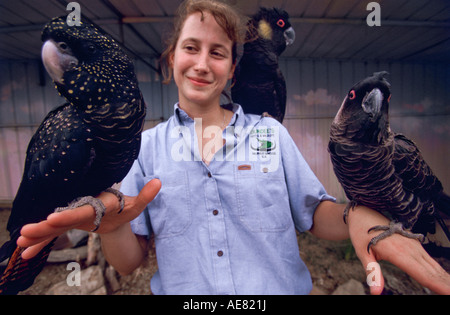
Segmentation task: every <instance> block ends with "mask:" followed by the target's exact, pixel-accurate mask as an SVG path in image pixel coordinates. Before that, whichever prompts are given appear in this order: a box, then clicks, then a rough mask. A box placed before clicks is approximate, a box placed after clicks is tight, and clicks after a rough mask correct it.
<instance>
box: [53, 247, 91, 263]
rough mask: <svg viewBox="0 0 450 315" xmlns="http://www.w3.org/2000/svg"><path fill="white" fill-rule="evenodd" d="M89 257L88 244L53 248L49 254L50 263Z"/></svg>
mask: <svg viewBox="0 0 450 315" xmlns="http://www.w3.org/2000/svg"><path fill="white" fill-rule="evenodd" d="M86 257H87V246H82V247H78V248H69V249H62V250H52V251H51V252H50V255H49V256H48V262H49V263H63V262H71V261H81V260H84V259H86Z"/></svg>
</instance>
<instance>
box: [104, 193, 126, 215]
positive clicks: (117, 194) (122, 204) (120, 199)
mask: <svg viewBox="0 0 450 315" xmlns="http://www.w3.org/2000/svg"><path fill="white" fill-rule="evenodd" d="M105 192H109V193H111V194H113V195H114V196H116V197H117V199H119V203H120V210H119V212H118V213H121V212H122V211H123V208H124V207H125V198H124V195H123V194H122V193H121V192H120V191H118V190H117V189H114V188H108V189H106V190H105Z"/></svg>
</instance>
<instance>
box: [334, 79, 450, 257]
mask: <svg viewBox="0 0 450 315" xmlns="http://www.w3.org/2000/svg"><path fill="white" fill-rule="evenodd" d="M387 75H388V73H387V72H379V73H375V74H374V75H373V76H371V77H368V78H366V79H364V80H362V81H361V82H359V83H357V84H356V85H355V86H353V87H352V88H351V89H350V91H349V93H348V95H347V96H346V98H345V100H344V102H343V103H342V106H341V108H340V109H339V111H338V113H337V115H336V117H335V119H334V121H333V123H332V125H331V131H330V142H329V146H328V150H329V152H330V155H331V161H332V164H333V167H334V171H335V173H336V176H337V178H338V180H339V182H340V183H341V184H342V186H343V188H344V190H345V193H346V195H347V197H348V199H349V200H350V201H351V202H350V204H349V206H348V207H347V209H346V214H347V213H348V210H349V209H350V208H351V207H354V206H355V205H357V204H360V205H364V206H367V207H369V208H372V209H374V210H377V211H379V212H382V213H384V214H387V215H388V216H389V217H390V218H391V219H392V222H391V224H390V226H377V227H374V228H372V229H371V230H369V231H373V230H383V231H384V232H383V233H381V234H380V235H379V236H377V237H374V238H373V239H372V240H371V242H370V244H369V246H368V250H369V249H370V246H372V245H374V244H376V242H378V241H379V240H381V239H383V238H385V237H388V236H389V235H391V234H393V233H400V234H402V235H405V236H408V237H412V238H417V239H419V240H424V235H427V234H428V233H432V234H433V233H435V228H436V222H437V223H439V225H441V227H442V229H443V230H444V232H445V233H446V235H447V238H448V239H449V240H450V233H449V232H448V229H447V227H446V225H445V223H444V222H443V220H442V219H441V215H440V212H441V211H442V213H447V214H449V213H450V198H449V196H448V195H446V194H445V193H444V192H443V187H442V184H441V182H440V181H439V179H438V178H437V177H436V176H435V175H434V174H433V172H432V171H431V169H430V167H429V166H428V164H427V163H426V162H425V160H424V159H423V157H422V155H421V153H420V152H419V149H418V148H417V146H416V145H415V144H414V142H413V141H411V140H409V139H408V138H407V137H405V136H404V135H402V134H396V133H393V132H392V131H391V129H390V127H389V116H388V114H389V113H388V110H389V102H390V98H391V91H390V84H389V83H388V82H387V80H386V78H385V77H386V76H387Z"/></svg>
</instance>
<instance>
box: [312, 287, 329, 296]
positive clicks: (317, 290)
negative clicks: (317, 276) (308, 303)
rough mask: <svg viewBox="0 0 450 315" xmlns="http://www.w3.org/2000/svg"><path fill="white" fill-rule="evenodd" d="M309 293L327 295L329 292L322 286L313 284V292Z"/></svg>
mask: <svg viewBox="0 0 450 315" xmlns="http://www.w3.org/2000/svg"><path fill="white" fill-rule="evenodd" d="M309 295H327V293H326V292H325V291H324V290H322V289H321V288H319V287H318V286H316V285H313V288H312V290H311V292H310V293H309Z"/></svg>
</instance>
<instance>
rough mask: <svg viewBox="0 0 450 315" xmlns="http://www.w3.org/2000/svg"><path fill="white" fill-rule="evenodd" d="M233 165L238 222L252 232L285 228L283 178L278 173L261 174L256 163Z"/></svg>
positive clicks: (287, 212)
mask: <svg viewBox="0 0 450 315" xmlns="http://www.w3.org/2000/svg"><path fill="white" fill-rule="evenodd" d="M249 166H250V167H245V168H244V169H243V168H242V167H237V166H236V167H235V168H234V175H235V183H236V185H235V189H236V201H237V208H238V213H237V215H238V216H239V217H240V220H241V222H243V223H244V225H245V226H246V227H247V228H248V229H249V230H250V231H252V232H280V231H285V230H286V229H288V228H289V226H290V225H291V224H292V216H291V212H290V206H289V198H288V192H287V187H286V181H285V178H284V176H283V174H280V172H267V173H264V172H262V171H261V170H260V167H259V165H254V164H251V165H250V164H249Z"/></svg>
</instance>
